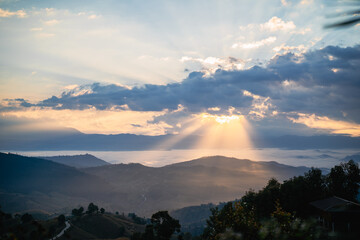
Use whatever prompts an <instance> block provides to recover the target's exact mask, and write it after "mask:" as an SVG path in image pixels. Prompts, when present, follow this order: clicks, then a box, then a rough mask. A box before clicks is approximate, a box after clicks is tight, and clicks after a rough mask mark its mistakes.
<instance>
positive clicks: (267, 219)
mask: <svg viewBox="0 0 360 240" xmlns="http://www.w3.org/2000/svg"><path fill="white" fill-rule="evenodd" d="M359 184H360V170H359V167H358V165H357V164H356V163H355V162H354V161H352V160H350V161H349V162H348V163H342V164H340V165H338V166H335V167H334V168H332V169H331V172H330V174H328V175H326V176H324V175H322V172H321V170H320V169H315V168H312V169H311V170H309V172H307V173H305V175H304V176H298V177H293V178H291V179H289V180H287V181H284V183H283V184H280V183H279V182H278V181H277V180H276V179H270V180H269V182H268V184H267V185H266V186H265V187H264V188H263V189H262V190H260V191H259V192H255V191H253V190H250V191H249V192H247V193H246V194H245V196H243V197H242V198H241V200H240V201H239V202H235V203H232V202H229V203H227V204H226V205H225V206H224V207H223V208H222V209H221V210H219V209H218V208H213V209H211V216H210V217H209V219H208V220H207V227H206V229H205V230H204V233H203V236H202V238H203V239H209V240H217V239H243V240H247V239H249V240H252V239H264V240H270V239H280V240H281V239H284V240H285V239H286V240H287V239H289V240H290V239H293V240H297V239H299V240H300V239H309V240H312V239H326V234H324V230H323V229H322V228H321V227H319V226H318V225H317V224H316V221H314V220H312V219H311V216H312V211H313V210H312V209H311V206H310V204H309V203H310V202H312V201H316V200H319V199H323V198H325V197H329V196H333V195H336V196H339V197H342V198H345V199H348V200H351V201H356V197H357V194H358V193H359Z"/></svg>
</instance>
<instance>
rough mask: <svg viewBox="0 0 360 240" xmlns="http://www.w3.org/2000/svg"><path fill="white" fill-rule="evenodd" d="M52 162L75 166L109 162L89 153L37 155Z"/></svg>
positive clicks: (93, 165)
mask: <svg viewBox="0 0 360 240" xmlns="http://www.w3.org/2000/svg"><path fill="white" fill-rule="evenodd" d="M38 158H42V159H46V160H50V161H53V162H57V163H61V164H64V165H68V166H71V167H75V168H87V167H99V166H103V165H109V164H110V163H108V162H106V161H104V160H101V159H99V158H97V157H95V156H93V155H91V154H82V155H74V156H51V157H38Z"/></svg>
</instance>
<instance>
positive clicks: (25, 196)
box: [0, 153, 112, 212]
mask: <svg viewBox="0 0 360 240" xmlns="http://www.w3.org/2000/svg"><path fill="white" fill-rule="evenodd" d="M0 176H1V178H0V196H1V198H0V199H1V200H0V204H1V206H2V208H3V209H4V210H5V211H8V212H16V211H24V210H31V209H37V210H44V211H49V212H53V211H54V210H59V209H62V208H66V207H68V206H69V205H70V204H71V205H74V203H75V204H78V203H82V202H89V200H101V199H104V198H106V197H107V195H108V194H111V193H112V190H111V189H112V186H111V185H110V184H109V183H107V182H106V181H104V180H103V179H100V178H98V177H96V176H93V175H89V174H87V173H84V172H81V171H79V170H77V169H75V168H73V167H69V166H65V165H62V164H58V163H55V162H52V161H47V160H44V159H39V158H34V157H24V156H20V155H15V154H4V153H0ZM71 205H70V206H71Z"/></svg>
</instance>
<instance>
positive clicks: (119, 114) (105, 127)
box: [0, 107, 172, 135]
mask: <svg viewBox="0 0 360 240" xmlns="http://www.w3.org/2000/svg"><path fill="white" fill-rule="evenodd" d="M163 114H164V112H163V111H160V112H137V111H127V110H114V109H109V110H104V111H99V110H96V109H95V108H90V109H86V110H82V111H80V110H68V109H63V110H53V109H51V108H39V107H30V108H27V109H23V110H20V111H9V112H2V113H1V114H0V118H1V119H9V118H15V119H26V120H27V122H32V123H34V122H36V121H39V122H40V123H41V124H38V126H37V128H38V129H40V128H43V129H48V128H50V127H51V128H54V127H56V126H57V127H58V128H60V127H66V128H75V129H77V130H79V131H81V132H84V133H102V134H120V133H134V134H145V135H163V134H166V132H167V129H169V128H172V126H170V125H168V124H167V123H165V122H158V123H149V122H151V121H152V120H153V119H154V118H155V117H157V116H160V115H163ZM25 123H26V122H25ZM23 124H24V123H23ZM23 124H21V125H23ZM49 126H50V127H49ZM18 127H19V126H17V128H18Z"/></svg>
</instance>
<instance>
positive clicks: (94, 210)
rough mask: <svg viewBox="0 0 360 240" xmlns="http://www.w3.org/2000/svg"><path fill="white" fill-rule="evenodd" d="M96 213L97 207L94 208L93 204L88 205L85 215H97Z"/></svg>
mask: <svg viewBox="0 0 360 240" xmlns="http://www.w3.org/2000/svg"><path fill="white" fill-rule="evenodd" d="M98 211H99V207H98V206H96V205H95V204H94V203H90V204H89V206H88V210H87V211H86V213H88V214H92V213H97V212H98Z"/></svg>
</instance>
